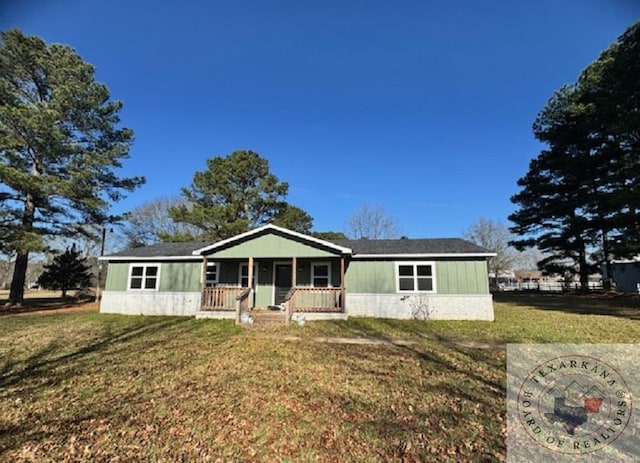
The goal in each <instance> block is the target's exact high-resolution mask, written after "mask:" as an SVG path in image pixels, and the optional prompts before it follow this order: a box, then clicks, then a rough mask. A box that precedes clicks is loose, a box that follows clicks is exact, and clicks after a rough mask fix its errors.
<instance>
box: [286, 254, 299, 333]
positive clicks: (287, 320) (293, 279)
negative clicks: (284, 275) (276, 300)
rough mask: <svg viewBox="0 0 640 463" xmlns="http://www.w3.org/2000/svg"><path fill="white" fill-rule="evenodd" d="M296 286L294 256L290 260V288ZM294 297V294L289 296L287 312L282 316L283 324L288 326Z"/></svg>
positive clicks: (296, 266) (296, 276)
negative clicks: (283, 318)
mask: <svg viewBox="0 0 640 463" xmlns="http://www.w3.org/2000/svg"><path fill="white" fill-rule="evenodd" d="M297 285H298V259H297V258H296V256H293V257H292V258H291V287H292V288H295V287H296V286H297ZM295 297H296V294H295V292H294V293H293V295H292V296H291V299H289V300H288V301H287V306H286V308H287V310H286V312H285V314H284V317H285V320H284V324H285V325H288V324H289V319H290V318H291V315H292V314H293V309H295V304H294V302H295Z"/></svg>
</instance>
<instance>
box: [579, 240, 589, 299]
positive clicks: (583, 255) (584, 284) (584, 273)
mask: <svg viewBox="0 0 640 463" xmlns="http://www.w3.org/2000/svg"><path fill="white" fill-rule="evenodd" d="M578 243H579V245H580V250H579V251H578V255H579V266H580V290H581V291H582V292H583V293H586V292H588V291H589V267H588V266H587V250H586V249H585V245H584V241H583V240H582V237H579V239H578Z"/></svg>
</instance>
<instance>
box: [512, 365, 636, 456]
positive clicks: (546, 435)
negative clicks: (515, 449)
mask: <svg viewBox="0 0 640 463" xmlns="http://www.w3.org/2000/svg"><path fill="white" fill-rule="evenodd" d="M631 411H632V397H631V391H630V390H629V387H628V386H627V383H626V382H625V380H624V378H623V377H622V376H621V375H620V373H619V372H618V371H617V370H616V369H615V368H613V367H612V366H611V365H609V364H607V363H605V362H603V361H602V360H600V359H597V358H593V357H588V356H582V355H567V356H562V357H555V358H552V359H550V360H547V361H545V362H544V363H541V364H539V365H538V366H536V367H535V368H534V369H533V370H531V371H530V372H529V374H528V376H527V377H526V378H525V380H524V381H523V382H522V384H521V386H520V390H519V392H518V397H517V414H518V419H519V420H520V423H521V425H522V426H523V427H524V429H525V430H526V431H527V434H528V435H529V436H530V437H531V439H533V440H534V441H535V442H536V443H537V444H538V445H541V446H543V447H546V448H547V449H549V450H551V451H553V452H559V453H565V454H574V455H576V454H584V453H591V452H595V451H597V450H599V449H601V448H603V447H605V446H607V445H610V444H611V443H612V442H614V441H615V440H616V439H617V438H618V437H620V435H621V434H622V432H623V431H624V429H625V428H626V426H627V424H628V423H629V420H630V418H631Z"/></svg>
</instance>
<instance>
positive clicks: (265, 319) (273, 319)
mask: <svg viewBox="0 0 640 463" xmlns="http://www.w3.org/2000/svg"><path fill="white" fill-rule="evenodd" d="M285 317H286V315H285V312H284V311H280V310H264V309H254V310H252V311H251V318H252V319H253V324H252V326H254V327H258V326H277V325H284V322H285Z"/></svg>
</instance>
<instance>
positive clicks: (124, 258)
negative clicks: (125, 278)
mask: <svg viewBox="0 0 640 463" xmlns="http://www.w3.org/2000/svg"><path fill="white" fill-rule="evenodd" d="M98 260H106V261H109V262H111V261H113V262H119V261H127V262H128V261H136V262H138V261H146V262H149V261H161V260H185V261H201V260H204V258H203V257H202V256H154V257H131V256H129V257H127V256H102V257H98Z"/></svg>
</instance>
